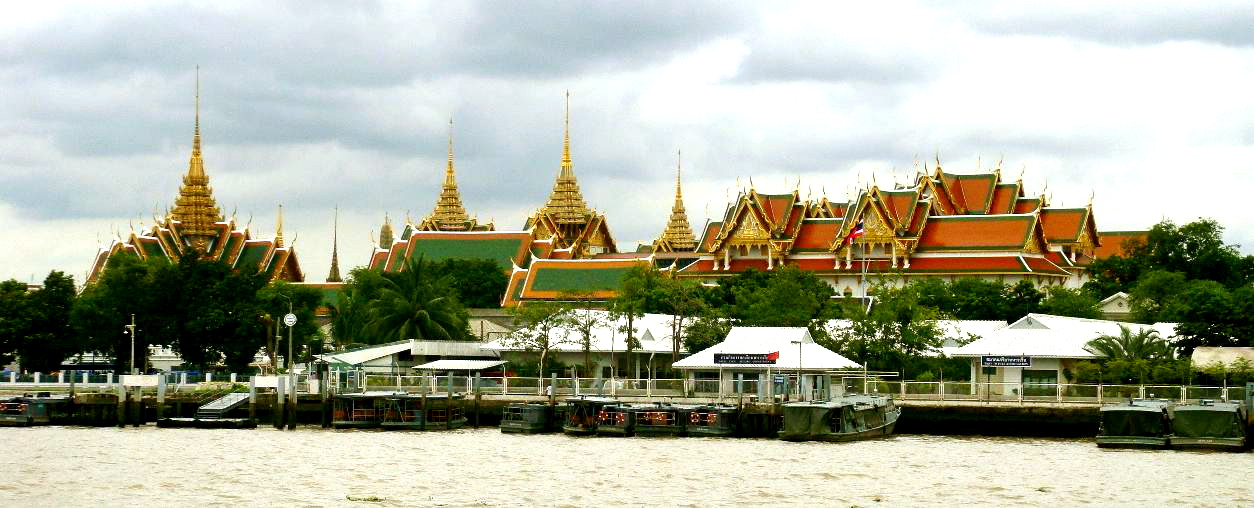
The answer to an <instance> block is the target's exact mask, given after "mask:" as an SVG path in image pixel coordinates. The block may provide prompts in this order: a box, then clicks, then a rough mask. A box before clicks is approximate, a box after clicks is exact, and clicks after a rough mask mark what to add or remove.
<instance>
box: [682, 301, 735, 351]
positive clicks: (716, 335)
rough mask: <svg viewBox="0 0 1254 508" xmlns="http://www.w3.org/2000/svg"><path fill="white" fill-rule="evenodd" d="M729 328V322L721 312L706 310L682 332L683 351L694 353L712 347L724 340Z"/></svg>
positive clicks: (729, 330) (730, 326) (730, 325)
mask: <svg viewBox="0 0 1254 508" xmlns="http://www.w3.org/2000/svg"><path fill="white" fill-rule="evenodd" d="M731 328H732V324H731V320H730V319H727V318H726V317H725V316H723V313H722V311H720V310H719V309H706V311H705V312H702V313H701V314H700V315H698V316H697V317H696V319H694V320H692V323H690V324H689V325H688V327H687V328H686V329H685V330H684V349H687V350H688V352H689V353H696V352H698V351H701V350H704V349H706V348H709V347H712V346H714V345H716V344H718V343H719V342H722V341H723V339H726V338H727V334H728V333H730V332H731Z"/></svg>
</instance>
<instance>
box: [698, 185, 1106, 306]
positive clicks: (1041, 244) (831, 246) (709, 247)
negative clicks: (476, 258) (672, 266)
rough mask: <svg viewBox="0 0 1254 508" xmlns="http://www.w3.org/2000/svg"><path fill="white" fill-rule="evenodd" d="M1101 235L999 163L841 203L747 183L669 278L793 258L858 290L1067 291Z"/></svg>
mask: <svg viewBox="0 0 1254 508" xmlns="http://www.w3.org/2000/svg"><path fill="white" fill-rule="evenodd" d="M925 171H926V168H925ZM1102 243H1103V241H1102V237H1101V235H1100V234H1099V233H1098V231H1097V227H1096V223H1095V221H1094V217H1093V207H1092V203H1090V204H1089V205H1088V206H1085V207H1082V208H1053V207H1050V205H1049V203H1048V200H1047V198H1046V196H1044V195H1040V196H1029V195H1028V194H1027V192H1026V190H1025V189H1024V186H1023V182H1022V180H1021V179H1020V180H1017V181H1014V182H1006V181H1003V180H1002V177H1001V171H1000V168H999V169H996V170H994V171H993V172H991V173H978V174H965V175H960V174H953V173H948V172H946V171H945V170H944V169H943V168H942V167H941V165H940V163H939V162H938V163H937V164H936V166H935V168H934V170H933V171H932V172H931V173H930V174H926V173H920V174H918V175H917V177H916V179H915V183H914V184H913V185H910V186H904V187H901V188H895V189H892V190H886V189H880V188H879V187H878V186H877V185H871V186H869V187H868V188H865V189H863V190H860V191H859V192H858V194H857V196H856V197H854V198H853V199H850V200H849V201H847V202H842V203H836V202H831V201H828V199H827V198H826V197H824V198H821V199H819V200H817V201H807V200H802V199H800V197H799V195H798V193H797V191H795V190H794V191H793V192H791V193H785V194H761V193H758V192H757V191H756V190H755V189H753V188H750V189H748V190H747V191H744V192H742V193H741V194H740V195H739V196H738V198H737V200H736V201H735V202H734V203H731V204H730V205H729V206H728V207H727V209H726V211H725V213H724V214H723V217H722V219H721V220H719V221H714V222H710V223H708V224H707V225H706V228H705V232H704V235H703V237H702V239H701V248H700V249H699V251H700V256H701V257H700V259H699V260H698V261H696V262H695V263H691V264H688V265H687V266H684V267H682V268H680V269H679V270H678V271H677V272H676V275H677V276H679V277H685V278H695V279H699V280H702V281H705V282H717V280H718V279H719V278H722V277H727V276H731V275H735V274H738V273H742V272H745V271H747V270H758V271H770V270H774V269H776V268H778V267H780V266H796V267H797V268H799V269H802V270H805V271H808V272H812V273H814V274H815V275H817V276H819V277H820V278H821V279H823V280H825V281H827V282H828V283H829V284H831V285H832V286H833V287H834V288H835V289H836V290H837V292H838V293H840V294H842V295H845V296H857V297H861V296H865V291H866V290H867V288H868V287H869V286H870V283H871V282H872V281H874V280H883V278H884V277H885V276H890V277H895V278H897V280H898V281H899V283H901V284H904V283H908V282H909V280H911V279H916V278H920V277H939V278H943V279H946V280H954V279H958V278H962V277H980V278H984V279H990V280H997V281H1002V282H1007V283H1015V282H1017V281H1020V280H1027V281H1030V282H1032V283H1034V284H1037V285H1046V286H1047V285H1063V286H1068V287H1078V286H1080V285H1081V284H1083V283H1084V282H1085V281H1086V280H1088V272H1087V269H1086V267H1087V266H1088V264H1089V263H1091V262H1092V261H1093V259H1095V256H1096V254H1097V253H1096V249H1097V248H1098V247H1099V246H1101V245H1102Z"/></svg>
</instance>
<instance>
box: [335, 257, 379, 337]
mask: <svg viewBox="0 0 1254 508" xmlns="http://www.w3.org/2000/svg"><path fill="white" fill-rule="evenodd" d="M387 283H388V281H387V279H386V278H384V277H383V274H381V273H380V272H379V271H377V270H371V269H369V268H366V267H358V268H354V269H353V270H352V271H350V272H349V274H348V279H347V280H346V281H345V282H344V286H343V287H342V288H340V291H339V294H337V295H336V301H335V305H334V306H333V307H332V308H331V339H332V341H333V342H334V343H335V347H336V349H344V348H345V347H347V346H348V345H349V344H379V343H382V342H384V340H382V339H381V338H380V337H379V336H378V335H376V334H375V333H374V330H372V329H371V327H370V317H371V316H370V305H371V302H374V301H375V300H378V299H379V293H380V292H381V291H382V289H383V286H384V285H386V284H387Z"/></svg>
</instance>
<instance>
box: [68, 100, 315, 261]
mask: <svg viewBox="0 0 1254 508" xmlns="http://www.w3.org/2000/svg"><path fill="white" fill-rule="evenodd" d="M174 203H175V204H174V207H173V208H170V209H169V210H168V211H167V213H166V215H165V216H164V217H153V221H154V222H155V224H154V225H153V226H152V227H151V228H149V229H146V230H145V229H144V228H143V227H142V226H141V228H140V230H139V231H135V230H133V229H132V231H131V233H130V235H129V236H128V237H126V238H125V239H123V238H122V237H121V235H120V234H115V235H114V238H113V240H112V241H111V242H109V244H107V245H103V246H101V247H100V249H99V250H98V251H97V253H96V257H95V260H94V261H93V263H92V265H91V268H90V270H89V271H88V274H87V279H86V281H87V283H88V284H92V283H95V282H96V281H97V280H99V278H100V275H101V273H103V272H104V269H105V267H106V266H107V265H108V263H109V258H110V257H112V256H113V255H115V254H117V253H119V252H129V253H131V254H134V255H136V256H139V257H140V258H141V259H165V260H169V261H171V262H176V263H177V262H178V261H179V260H180V259H182V258H183V257H184V256H188V255H191V254H193V253H195V255H197V256H199V257H201V258H203V259H210V260H218V261H223V262H225V263H227V264H228V265H230V266H231V267H232V268H234V269H236V270H256V271H258V272H260V273H264V274H266V276H267V277H269V279H270V280H272V281H273V280H284V281H289V282H300V281H303V280H305V274H304V272H303V271H301V268H300V263H299V262H298V261H297V259H296V253H295V251H293V249H292V246H291V245H285V243H284V239H283V208H282V207H281V206H280V207H279V213H278V226H277V228H276V230H275V233H274V236H273V237H268V238H254V237H253V236H252V233H251V231H250V230H249V228H248V227H247V226H245V227H244V228H243V229H241V228H240V227H239V226H238V225H237V224H236V221H235V218H234V217H231V218H229V219H227V218H225V217H223V216H222V211H221V210H220V209H219V208H218V205H217V202H216V201H215V200H214V197H213V188H212V187H210V186H209V176H208V175H207V174H206V173H205V163H204V159H203V158H202V157H201V153H200V84H199V79H198V80H197V85H196V118H195V128H194V134H193V135H192V155H191V159H190V160H189V161H188V167H187V174H186V175H184V176H183V185H182V186H180V187H179V194H178V197H177V198H175V201H174Z"/></svg>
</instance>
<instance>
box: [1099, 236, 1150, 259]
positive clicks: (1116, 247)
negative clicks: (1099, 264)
mask: <svg viewBox="0 0 1254 508" xmlns="http://www.w3.org/2000/svg"><path fill="white" fill-rule="evenodd" d="M1097 235H1098V237H1099V238H1101V241H1102V244H1101V245H1100V246H1098V247H1097V249H1095V250H1094V252H1093V256H1094V257H1096V258H1097V259H1103V258H1108V257H1111V256H1126V255H1128V252H1127V250H1126V249H1124V244H1125V243H1126V242H1129V241H1131V242H1141V243H1144V242H1145V241H1146V239H1147V238H1149V231H1100V232H1098V233H1097Z"/></svg>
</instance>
